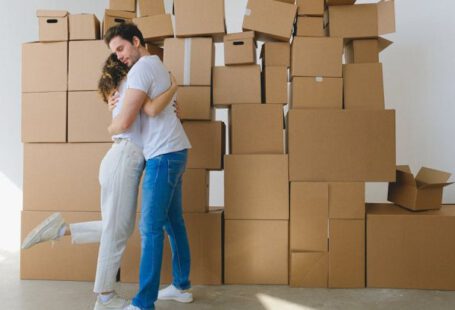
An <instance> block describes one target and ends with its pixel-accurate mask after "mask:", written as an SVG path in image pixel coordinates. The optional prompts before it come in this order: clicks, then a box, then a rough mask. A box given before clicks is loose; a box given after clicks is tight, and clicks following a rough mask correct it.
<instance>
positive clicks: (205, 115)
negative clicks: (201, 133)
mask: <svg viewBox="0 0 455 310" xmlns="http://www.w3.org/2000/svg"><path fill="white" fill-rule="evenodd" d="M210 101H211V97H210V86H183V87H179V89H178V91H177V102H178V105H179V107H180V114H179V117H180V119H182V120H205V121H210V120H211V119H212V118H213V109H212V106H211V102H210Z"/></svg>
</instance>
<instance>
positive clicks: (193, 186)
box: [182, 169, 210, 213]
mask: <svg viewBox="0 0 455 310" xmlns="http://www.w3.org/2000/svg"><path fill="white" fill-rule="evenodd" d="M209 184H210V174H209V172H208V171H207V170H205V169H186V170H185V173H184V174H183V181H182V207H183V212H185V213H190V212H196V213H206V212H208V211H209Z"/></svg>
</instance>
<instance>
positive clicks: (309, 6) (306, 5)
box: [296, 0, 325, 16]
mask: <svg viewBox="0 0 455 310" xmlns="http://www.w3.org/2000/svg"><path fill="white" fill-rule="evenodd" d="M296 4H297V6H298V15H299V16H304V15H306V16H323V15H324V10H325V0H297V1H296Z"/></svg>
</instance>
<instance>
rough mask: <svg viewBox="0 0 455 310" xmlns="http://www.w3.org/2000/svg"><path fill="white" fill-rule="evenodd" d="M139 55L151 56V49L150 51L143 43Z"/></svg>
mask: <svg viewBox="0 0 455 310" xmlns="http://www.w3.org/2000/svg"><path fill="white" fill-rule="evenodd" d="M139 55H140V56H141V57H143V56H150V53H149V51H148V50H147V49H146V48H145V47H144V46H142V45H141V46H140V47H139Z"/></svg>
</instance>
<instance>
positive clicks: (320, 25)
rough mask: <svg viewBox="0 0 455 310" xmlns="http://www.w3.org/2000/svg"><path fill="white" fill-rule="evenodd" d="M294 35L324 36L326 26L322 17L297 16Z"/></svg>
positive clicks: (325, 34)
mask: <svg viewBox="0 0 455 310" xmlns="http://www.w3.org/2000/svg"><path fill="white" fill-rule="evenodd" d="M295 28H296V31H295V35H296V36H299V37H326V36H327V28H325V25H324V17H316V16H299V17H298V18H297V23H296V27H295Z"/></svg>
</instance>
